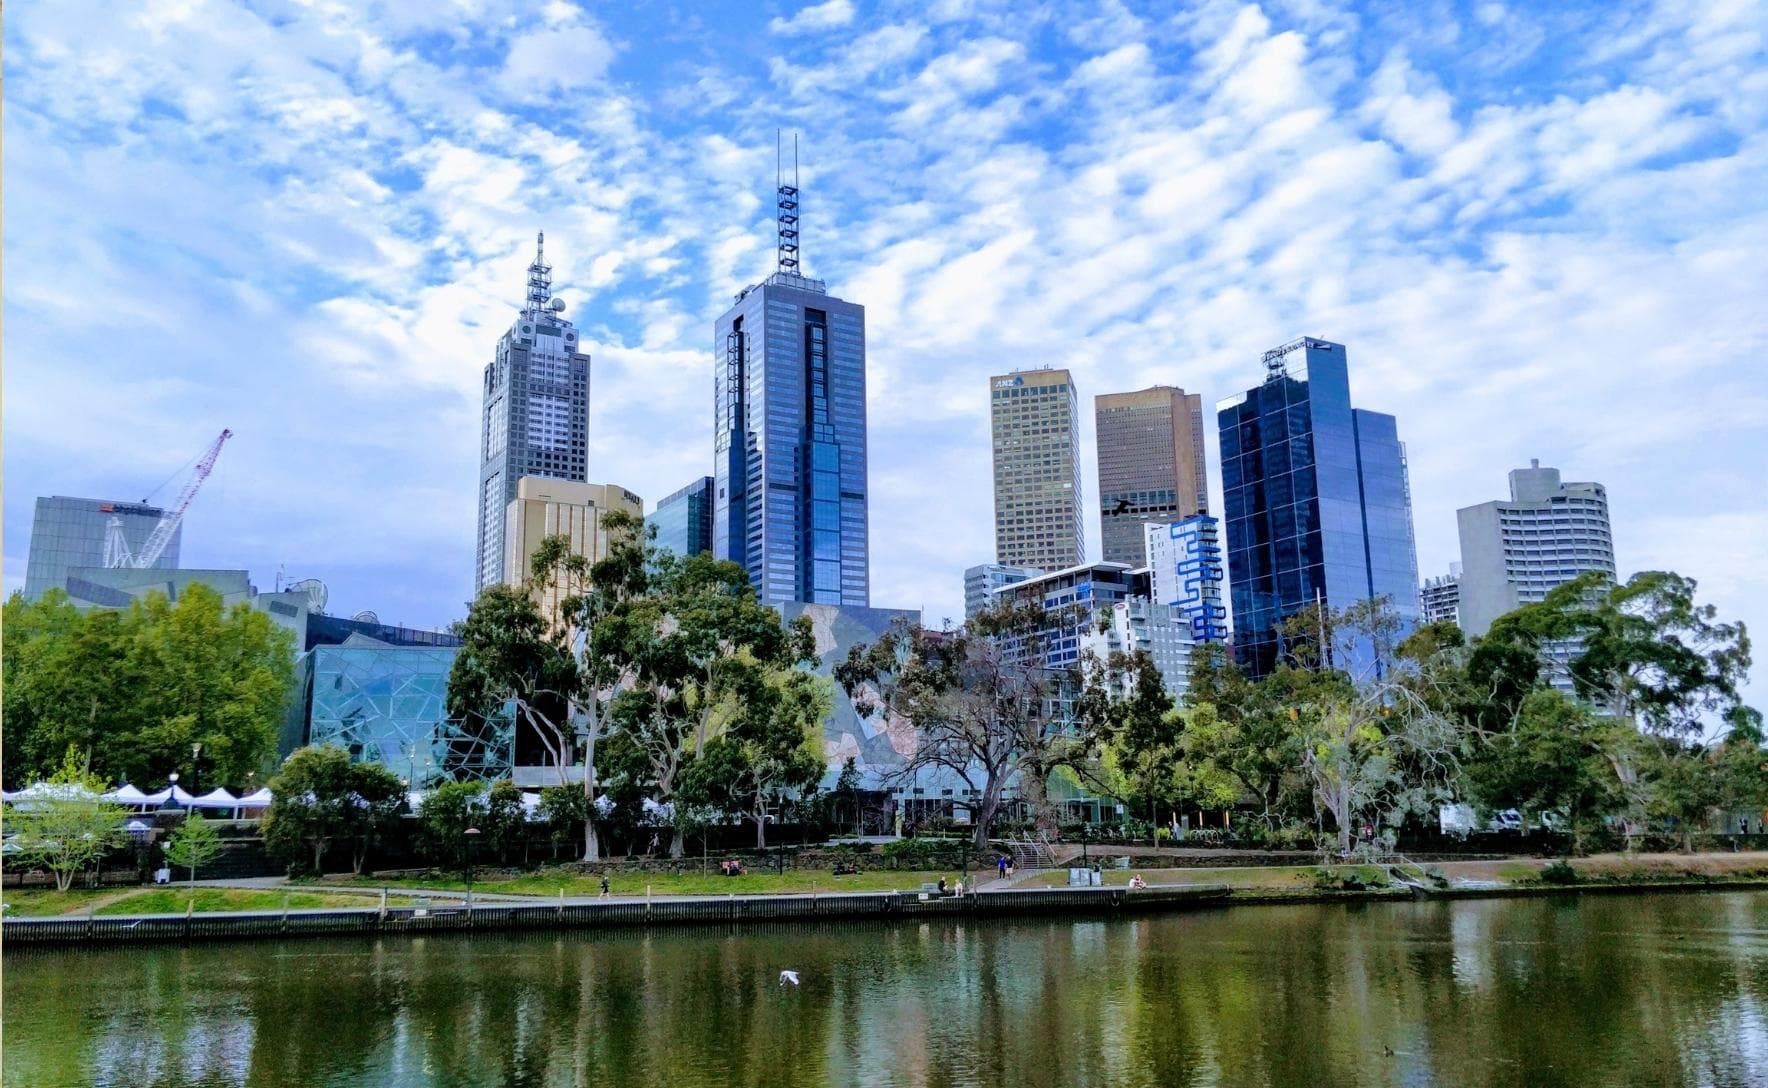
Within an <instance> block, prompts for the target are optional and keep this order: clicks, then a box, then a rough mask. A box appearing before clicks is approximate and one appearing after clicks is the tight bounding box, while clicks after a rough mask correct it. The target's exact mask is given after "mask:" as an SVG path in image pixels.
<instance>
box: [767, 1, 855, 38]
mask: <svg viewBox="0 0 1768 1088" xmlns="http://www.w3.org/2000/svg"><path fill="white" fill-rule="evenodd" d="M851 22H853V0H825V2H824V3H821V4H812V5H810V6H808V7H803V8H799V9H798V11H797V13H796V14H794V15H793V16H792V17H791V18H790V19H778V18H776V19H772V20H769V22H768V24H767V28H768V29H769V30H771V31H773V32H774V33H775V34H808V33H811V32H813V31H818V30H835V29H837V28H839V27H844V26H846V25H847V24H848V23H851Z"/></svg>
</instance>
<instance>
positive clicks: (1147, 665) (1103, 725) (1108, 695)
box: [1078, 650, 1185, 834]
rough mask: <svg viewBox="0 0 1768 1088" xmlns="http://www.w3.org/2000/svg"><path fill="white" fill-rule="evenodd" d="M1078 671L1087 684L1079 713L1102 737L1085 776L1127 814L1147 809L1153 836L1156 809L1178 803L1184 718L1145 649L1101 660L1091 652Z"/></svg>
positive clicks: (1155, 823) (1180, 795)
mask: <svg viewBox="0 0 1768 1088" xmlns="http://www.w3.org/2000/svg"><path fill="white" fill-rule="evenodd" d="M1081 671H1082V674H1083V675H1084V676H1085V678H1086V687H1085V689H1084V691H1083V692H1082V695H1081V699H1080V701H1079V711H1078V713H1079V715H1080V717H1081V718H1082V719H1083V720H1085V721H1086V722H1087V723H1088V725H1089V726H1090V727H1091V728H1092V729H1093V730H1094V731H1095V732H1096V733H1097V734H1098V735H1099V736H1100V737H1101V738H1102V741H1103V751H1102V752H1101V757H1100V770H1099V773H1098V774H1094V775H1088V776H1087V777H1089V778H1092V779H1093V780H1094V781H1095V783H1096V784H1099V785H1102V786H1104V788H1105V790H1106V791H1107V792H1108V793H1110V794H1111V795H1113V796H1115V797H1117V798H1118V800H1120V801H1122V802H1124V803H1125V804H1126V805H1128V806H1129V810H1130V811H1131V812H1146V813H1147V814H1148V823H1149V827H1150V834H1152V833H1153V831H1152V829H1153V828H1154V827H1155V826H1158V825H1159V823H1160V820H1159V816H1158V811H1157V810H1158V809H1159V807H1160V806H1162V805H1167V806H1173V805H1177V804H1178V803H1179V801H1180V799H1181V797H1182V795H1183V792H1184V790H1183V779H1182V776H1181V763H1182V760H1183V752H1182V749H1181V744H1180V736H1181V734H1182V732H1183V729H1184V724H1185V719H1184V718H1183V717H1182V716H1180V715H1178V714H1176V713H1174V712H1173V711H1174V708H1173V699H1172V696H1171V695H1169V694H1168V693H1167V690H1166V681H1165V678H1163V677H1162V676H1161V675H1160V670H1159V669H1158V668H1157V667H1155V664H1154V658H1153V656H1152V655H1150V654H1149V653H1148V651H1146V650H1136V651H1134V652H1133V653H1127V654H1126V653H1123V652H1122V651H1113V652H1112V653H1110V654H1109V655H1108V656H1107V657H1105V658H1104V659H1100V658H1098V657H1097V656H1096V655H1094V654H1092V653H1090V652H1089V653H1087V654H1086V655H1084V657H1083V659H1082V666H1081Z"/></svg>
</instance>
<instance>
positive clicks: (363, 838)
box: [339, 763, 406, 876]
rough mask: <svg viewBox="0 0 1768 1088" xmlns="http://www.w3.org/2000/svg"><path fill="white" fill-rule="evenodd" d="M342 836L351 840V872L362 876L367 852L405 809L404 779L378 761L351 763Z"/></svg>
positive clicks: (340, 835)
mask: <svg viewBox="0 0 1768 1088" xmlns="http://www.w3.org/2000/svg"><path fill="white" fill-rule="evenodd" d="M345 784H346V790H347V797H346V801H347V802H348V803H347V804H345V805H344V806H342V814H343V825H342V826H341V827H340V828H339V837H340V838H345V839H348V840H349V842H350V871H351V872H353V873H355V874H356V875H358V876H361V875H362V868H363V866H364V865H365V864H366V863H367V861H368V852H369V851H370V850H372V849H373V848H374V845H375V843H377V842H379V841H380V837H381V833H382V832H383V831H385V830H386V828H387V827H389V826H391V825H392V824H393V823H395V822H396V821H397V820H398V819H399V814H400V813H401V812H403V811H404V810H405V803H406V792H405V782H404V781H403V780H402V779H401V778H400V777H399V776H398V775H396V774H394V773H393V772H392V771H390V770H388V769H387V768H386V767H383V766H381V765H380V764H379V763H352V764H350V769H349V772H348V774H347V776H346V779H345Z"/></svg>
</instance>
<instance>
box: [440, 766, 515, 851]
mask: <svg viewBox="0 0 1768 1088" xmlns="http://www.w3.org/2000/svg"><path fill="white" fill-rule="evenodd" d="M499 787H505V788H504V789H502V790H500V789H499ZM514 789H515V787H514V784H513V783H510V782H509V781H508V780H507V779H506V780H503V781H500V782H496V783H493V784H491V785H489V786H488V785H486V784H485V783H483V782H444V783H443V784H442V785H440V786H437V787H436V788H435V789H433V790H431V791H430V792H429V794H428V795H426V796H425V797H424V799H423V803H422V804H420V805H419V806H418V810H417V822H418V831H419V837H420V841H421V842H422V844H423V848H424V852H425V854H426V855H427V856H428V858H429V859H430V861H431V862H432V863H434V864H435V865H437V867H439V868H444V869H456V870H460V871H461V872H465V871H466V869H467V867H468V866H469V865H471V864H473V862H474V861H476V860H483V859H484V856H485V855H484V851H486V850H493V851H496V850H500V849H501V850H507V849H508V846H509V843H510V842H511V841H512V838H513V832H512V825H514V826H516V827H519V826H520V822H521V820H522V803H521V795H520V793H519V792H517V793H516V796H515V798H514V801H513V806H512V802H511V798H510V796H509V795H510V792H511V791H513V790H514ZM494 793H495V794H496V795H497V799H496V801H495V802H493V801H492V795H493V794H494ZM468 829H476V830H477V831H478V832H479V834H478V839H479V842H477V843H474V842H472V841H471V839H470V837H469V836H468V835H467V831H468Z"/></svg>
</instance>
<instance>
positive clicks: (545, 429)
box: [473, 252, 589, 593]
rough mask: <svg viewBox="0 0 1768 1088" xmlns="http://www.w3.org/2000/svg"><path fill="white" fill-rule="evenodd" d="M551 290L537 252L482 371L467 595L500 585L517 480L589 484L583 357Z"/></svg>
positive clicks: (546, 268)
mask: <svg viewBox="0 0 1768 1088" xmlns="http://www.w3.org/2000/svg"><path fill="white" fill-rule="evenodd" d="M551 291H552V266H551V265H549V264H547V263H546V261H545V257H544V254H543V253H541V252H537V253H536V254H535V256H534V263H533V264H531V265H529V266H528V301H527V303H526V304H525V305H524V307H523V309H522V313H521V316H520V317H518V318H517V319H516V323H515V324H514V325H511V326H510V329H509V331H508V332H506V333H504V334H503V337H502V338H501V339H500V340H498V342H497V355H496V357H495V358H494V359H493V360H492V361H491V363H490V364H489V365H487V366H486V367H485V376H484V387H483V404H482V407H481V410H480V443H479V535H478V555H477V559H476V562H475V565H474V575H473V591H474V593H477V592H478V591H479V590H482V589H484V588H485V587H486V586H489V585H495V584H497V583H499V582H503V581H505V580H506V572H505V569H504V567H505V557H504V550H505V548H504V543H505V542H504V519H505V516H506V514H507V511H508V508H509V504H510V501H511V500H512V499H514V498H515V497H516V485H517V483H518V481H520V480H521V478H522V477H524V476H539V477H543V478H546V479H553V480H574V481H576V482H579V483H587V482H588V481H589V356H588V355H586V354H584V353H583V352H580V351H578V350H577V330H576V329H575V328H574V327H573V326H572V324H571V322H569V321H566V320H565V319H564V318H562V317H560V316H558V315H559V312H560V311H561V310H562V309H563V303H558V304H556V305H555V304H554V302H553V300H552V299H551Z"/></svg>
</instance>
